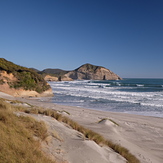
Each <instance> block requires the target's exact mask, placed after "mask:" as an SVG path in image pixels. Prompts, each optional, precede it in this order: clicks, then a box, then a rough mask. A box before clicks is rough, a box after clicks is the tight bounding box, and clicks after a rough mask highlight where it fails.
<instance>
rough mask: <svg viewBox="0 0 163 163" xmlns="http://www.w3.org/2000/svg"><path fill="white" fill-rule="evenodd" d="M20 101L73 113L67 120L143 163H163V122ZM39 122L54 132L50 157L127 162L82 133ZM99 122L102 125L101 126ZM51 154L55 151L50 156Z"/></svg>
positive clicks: (49, 143) (91, 162) (90, 162)
mask: <svg viewBox="0 0 163 163" xmlns="http://www.w3.org/2000/svg"><path fill="white" fill-rule="evenodd" d="M0 97H2V94H0ZM16 99H18V100H22V101H24V102H28V103H30V104H33V105H38V106H42V107H45V108H51V109H55V110H58V111H64V112H68V113H70V115H69V114H67V115H66V116H68V117H69V118H71V119H72V120H74V121H76V122H78V123H79V124H80V125H83V126H84V127H86V128H89V129H91V130H93V131H95V132H97V133H100V134H101V135H103V136H104V137H105V138H106V139H109V140H112V141H113V142H114V143H117V144H120V145H122V146H124V147H126V148H127V149H129V151H130V152H131V153H132V154H134V155H135V156H136V157H137V158H138V159H139V160H140V161H141V163H162V162H163V155H162V153H163V125H162V124H163V118H156V117H147V116H138V115H130V114H124V113H113V112H103V111H97V110H89V109H84V108H78V107H70V106H61V105H56V104H52V103H49V102H48V98H46V100H47V101H44V100H45V99H22V98H16ZM36 118H37V119H40V120H43V121H45V122H46V124H47V125H48V126H49V132H52V131H53V132H52V133H51V134H50V135H51V137H49V138H48V139H47V142H46V143H45V144H44V147H45V149H46V150H47V153H49V154H50V155H51V156H53V154H54V156H55V157H56V156H57V158H58V160H62V161H68V162H70V163H73V162H74V163H76V162H78V163H96V162H97V163H99V162H100V163H105V162H114V163H115V162H118V163H119V162H124V159H123V158H121V156H119V155H117V154H116V153H115V152H113V151H112V150H111V149H109V148H108V147H100V146H99V145H97V144H95V143H94V142H92V141H88V140H86V139H84V136H83V135H82V134H81V133H79V132H77V131H75V130H72V129H71V128H69V127H67V126H65V125H64V124H61V123H59V122H57V121H55V120H54V119H52V118H49V117H46V116H37V117H36ZM101 120H102V121H101ZM99 121H101V122H100V123H99ZM54 135H57V136H56V137H58V138H56V137H55V136H54ZM53 140H54V141H53ZM46 145H47V146H46ZM46 150H45V151H46ZM49 150H52V151H51V152H49ZM53 152H54V153H53ZM56 154H57V155H56ZM99 160H100V161H99Z"/></svg>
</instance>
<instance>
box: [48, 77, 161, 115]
mask: <svg viewBox="0 0 163 163" xmlns="http://www.w3.org/2000/svg"><path fill="white" fill-rule="evenodd" d="M49 84H50V85H51V87H52V89H53V92H54V94H55V96H54V97H52V98H51V102H52V103H57V104H62V105H69V106H77V107H84V108H88V109H95V110H102V111H111V112H123V113H130V114H138V115H145V116H155V117H163V79H123V80H111V81H107V80H102V81H94V80H84V81H83V80H82V81H80V80H78V81H61V82H49Z"/></svg>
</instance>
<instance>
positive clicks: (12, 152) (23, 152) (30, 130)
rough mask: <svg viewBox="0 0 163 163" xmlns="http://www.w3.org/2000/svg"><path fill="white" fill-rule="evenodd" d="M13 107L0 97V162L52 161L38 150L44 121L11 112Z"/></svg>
mask: <svg viewBox="0 0 163 163" xmlns="http://www.w3.org/2000/svg"><path fill="white" fill-rule="evenodd" d="M13 111H14V107H12V106H11V105H10V104H9V103H6V102H4V101H3V100H1V99H0V139H1V141H0V163H9V162H11V163H34V162H35V163H44V162H46V163H52V162H53V161H51V160H49V159H48V158H46V157H45V156H44V155H43V153H42V152H41V150H40V144H39V141H36V140H34V136H35V137H37V139H39V140H43V139H45V137H46V133H47V131H46V127H45V125H44V123H42V122H37V121H35V120H34V119H32V118H29V117H21V116H20V117H18V116H16V115H15V114H13Z"/></svg>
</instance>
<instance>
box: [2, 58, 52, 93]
mask: <svg viewBox="0 0 163 163" xmlns="http://www.w3.org/2000/svg"><path fill="white" fill-rule="evenodd" d="M0 91H2V92H5V93H8V94H12V95H16V94H17V95H18V94H21V93H25V92H26V93H27V94H28V95H31V96H33V95H34V94H35V95H37V94H41V93H44V92H46V91H49V93H50V86H49V85H48V83H47V82H46V81H45V80H44V79H43V77H42V76H41V75H39V74H38V73H37V72H35V71H33V70H32V69H29V68H26V67H22V66H19V65H16V64H14V63H12V62H10V61H7V60H6V59H4V58H0ZM26 93H25V94H26ZM50 94H52V92H51V93H50Z"/></svg>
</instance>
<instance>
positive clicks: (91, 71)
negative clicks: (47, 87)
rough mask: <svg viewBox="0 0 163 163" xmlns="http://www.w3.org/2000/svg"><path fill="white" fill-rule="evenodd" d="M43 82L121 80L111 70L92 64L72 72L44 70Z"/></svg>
mask: <svg viewBox="0 0 163 163" xmlns="http://www.w3.org/2000/svg"><path fill="white" fill-rule="evenodd" d="M40 73H41V74H44V76H45V80H48V81H72V80H121V79H122V78H121V77H120V76H118V75H117V74H115V73H114V72H112V71H111V70H109V69H107V68H105V67H102V66H95V65H92V64H88V63H87V64H84V65H82V66H80V67H79V68H77V69H75V70H72V71H64V70H60V69H45V70H43V71H42V72H40Z"/></svg>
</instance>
